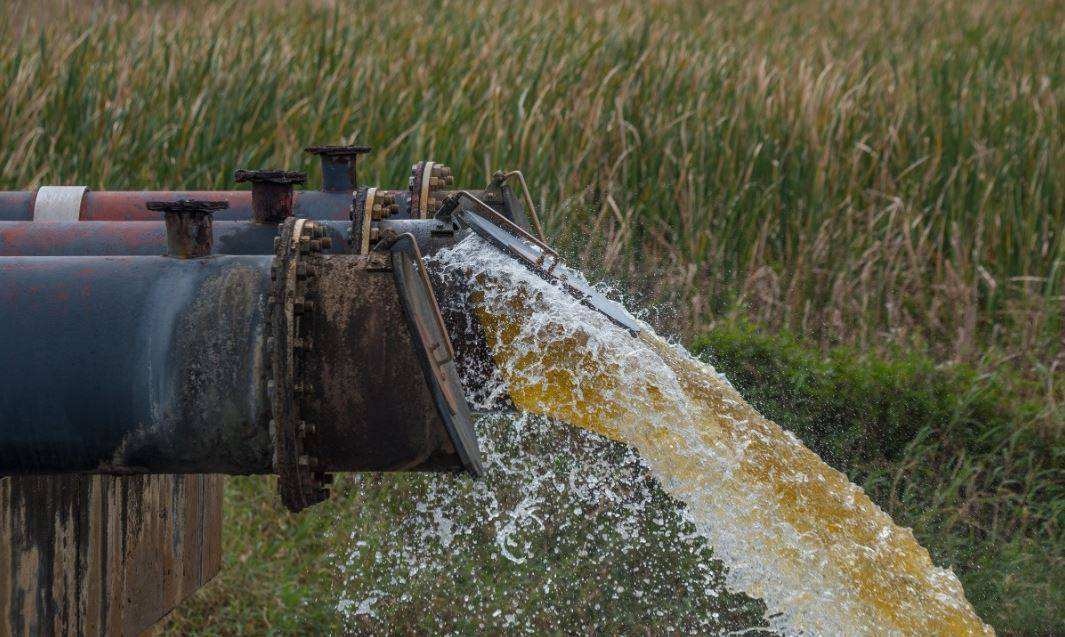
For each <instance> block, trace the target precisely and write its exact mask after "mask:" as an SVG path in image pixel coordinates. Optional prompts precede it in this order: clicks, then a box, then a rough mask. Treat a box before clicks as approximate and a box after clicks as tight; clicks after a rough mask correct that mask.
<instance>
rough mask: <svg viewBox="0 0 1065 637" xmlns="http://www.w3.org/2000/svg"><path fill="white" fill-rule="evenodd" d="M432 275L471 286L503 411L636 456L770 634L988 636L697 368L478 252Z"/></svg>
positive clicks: (886, 523) (466, 250)
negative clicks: (764, 618)
mask: <svg viewBox="0 0 1065 637" xmlns="http://www.w3.org/2000/svg"><path fill="white" fill-rule="evenodd" d="M438 265H441V266H442V267H443V268H445V269H448V268H451V269H455V270H461V271H462V272H463V274H464V276H466V277H469V280H474V281H475V282H476V283H475V285H474V291H473V293H472V294H471V295H470V299H469V301H470V302H472V305H473V307H474V308H475V310H476V312H477V314H478V317H479V319H480V322H481V324H482V327H483V328H484V331H485V334H486V336H487V338H488V341H489V346H490V348H491V349H492V355H493V358H494V360H495V364H496V369H497V370H498V371H497V374H498V377H497V378H498V380H499V381H500V382H501V383H502V385H503V386H505V388H506V391H507V393H508V394H509V396H510V398H511V399H512V400H513V402H514V404H515V405H516V406H518V407H519V408H521V409H524V410H527V411H530V412H535V413H540V414H544V415H548V416H551V417H554V418H558V419H560V420H563V421H565V422H568V423H570V424H572V425H575V426H578V427H583V428H585V429H589V430H592V431H595V432H598V433H600V434H602V435H605V436H608V437H610V438H613V439H615V440H619V441H622V442H624V443H626V444H629V445H631V446H633V447H635V448H636V449H637V450H638V451H639V452H640V454H641V455H642V456H643V458H644V460H645V461H646V463H647V464H648V466H649V467H650V468H651V470H652V471H653V472H654V473H655V475H656V477H657V478H658V480H659V481H660V482H661V484H662V486H663V488H664V489H665V490H666V491H667V492H668V493H670V494H671V495H673V496H674V497H676V498H677V499H679V500H681V501H683V502H684V503H686V504H687V505H688V507H689V511H690V513H691V516H692V518H693V519H694V521H695V522H696V524H697V526H698V528H699V530H700V532H701V533H703V534H704V535H705V536H706V537H707V538H708V539H709V540H710V542H711V544H712V545H713V546H714V550H715V554H716V555H717V556H718V557H719V558H721V559H722V560H723V562H724V563H725V564H726V565H727V566H728V568H729V580H728V581H729V584H730V586H733V587H734V588H737V589H740V590H743V591H745V592H747V593H748V594H750V595H753V596H756V597H760V598H762V599H763V600H765V602H766V605H767V607H768V608H769V611H770V615H769V616H770V620H771V623H772V624H773V626H774V627H776V628H778V629H780V630H782V631H784V632H787V633H792V634H795V633H804V634H913V635H935V634H939V635H965V634H990V633H991V632H992V631H991V629H990V628H989V627H988V626H986V625H985V624H983V622H981V620H980V619H979V617H977V615H976V614H975V612H974V611H973V609H972V606H971V605H970V604H969V603H968V601H967V600H966V599H965V594H964V591H963V590H962V587H961V585H960V583H959V582H958V580H957V578H956V577H955V576H954V574H953V573H951V572H950V571H947V570H944V569H940V568H937V567H936V566H935V565H934V564H933V563H932V561H931V559H930V557H929V555H928V552H927V551H926V550H925V549H924V548H923V547H921V546H920V545H919V544H918V543H917V541H916V540H915V539H914V537H913V535H912V533H911V532H910V531H909V529H905V528H901V527H899V526H897V525H895V524H894V523H893V522H892V520H891V519H890V517H889V516H888V515H887V514H886V513H884V512H883V511H882V510H880V508H879V507H877V506H876V505H875V504H874V503H873V502H872V501H870V500H869V498H868V497H867V496H866V495H865V493H864V492H863V491H862V490H861V489H860V488H858V487H857V486H855V485H854V484H852V483H850V481H849V480H848V479H847V478H846V476H844V475H843V474H841V473H840V472H838V471H836V470H834V469H832V468H831V467H829V466H828V465H826V464H825V463H824V462H822V461H821V459H820V458H819V457H818V456H817V455H816V454H814V453H813V452H811V451H810V450H808V449H807V448H806V447H804V446H803V445H802V444H801V443H800V442H799V441H798V440H797V439H796V438H795V437H794V436H793V435H791V434H790V433H788V432H787V431H785V430H783V429H782V428H780V427H779V426H778V425H776V424H775V423H773V422H771V421H769V420H767V419H765V418H764V417H762V416H761V415H760V414H758V412H757V411H755V410H754V409H753V408H752V407H751V406H750V405H748V404H747V402H746V401H744V399H743V398H742V396H740V394H739V393H738V392H737V391H736V390H735V389H734V388H733V387H732V385H731V384H729V383H728V381H727V380H726V379H725V378H724V377H722V376H721V375H719V374H717V373H716V372H715V371H714V369H713V368H712V367H710V366H709V365H706V364H704V363H702V362H700V361H698V360H697V359H695V358H693V357H692V356H690V355H689V354H688V353H687V352H686V351H684V350H683V349H680V348H678V347H675V346H673V345H671V344H669V343H667V342H666V341H664V340H663V339H661V338H660V337H658V336H656V335H654V334H653V333H652V332H651V331H650V330H645V331H644V332H643V333H641V334H640V336H639V337H637V338H634V337H632V336H630V335H629V334H628V333H627V332H625V331H624V330H621V329H620V328H617V327H615V326H614V325H613V324H611V323H610V322H609V321H607V320H606V319H605V318H604V317H602V316H601V315H599V314H598V313H596V312H594V311H593V310H590V309H588V308H586V307H584V306H582V305H580V304H579V303H578V302H576V301H575V300H574V299H572V298H571V297H569V296H568V295H566V294H565V293H563V292H562V291H560V290H558V289H557V288H555V287H554V286H552V285H550V284H548V283H546V282H544V281H542V280H541V279H539V278H537V277H536V276H535V275H533V274H532V273H530V272H527V271H525V270H524V269H522V268H521V266H519V265H517V264H515V263H514V262H512V261H511V260H509V259H507V258H506V257H504V256H502V255H501V254H499V253H497V252H496V251H494V250H493V249H492V248H490V247H488V246H486V245H484V244H483V243H481V242H480V241H477V240H472V239H470V240H467V241H465V242H463V243H462V244H460V245H459V246H457V247H456V248H455V249H453V250H452V251H451V252H449V253H445V254H443V255H441V256H440V257H438Z"/></svg>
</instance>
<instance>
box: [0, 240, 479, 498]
mask: <svg viewBox="0 0 1065 637" xmlns="http://www.w3.org/2000/svg"><path fill="white" fill-rule="evenodd" d="M286 233H287V234H286ZM301 233H302V234H301ZM322 237H323V231H322V230H321V229H319V228H318V227H317V224H311V223H307V224H304V223H303V222H302V221H299V222H297V221H296V220H290V221H289V222H288V223H286V224H285V230H284V232H282V237H281V239H282V241H281V244H280V247H279V252H278V253H277V254H275V255H272V256H213V257H205V258H199V259H173V258H168V257H99V256H97V257H4V258H0V272H3V276H2V277H0V360H3V361H4V365H3V366H2V367H0V474H10V473H42V472H104V473H108V472H111V473H142V472H146V473H158V472H172V473H231V474H242V473H268V472H278V473H280V474H281V475H282V478H284V477H285V471H286V470H289V472H290V473H291V472H292V471H295V472H296V473H297V474H299V473H300V471H302V472H303V474H302V475H304V476H305V477H306V476H310V477H311V479H312V481H313V480H317V481H321V480H322V479H323V478H324V474H325V473H326V472H330V471H355V470H420V469H425V470H457V469H461V468H464V467H465V468H466V469H469V470H474V471H476V470H478V468H479V464H478V463H479V460H478V459H477V451H476V441H475V439H473V438H472V430H471V429H470V427H471V425H470V422H469V414H468V410H467V409H466V407H465V401H464V399H462V395H461V388H460V387H458V382H457V377H456V376H455V372H454V362H453V360H438V359H434V358H433V357H434V356H436V354H435V353H437V352H440V351H447V350H450V344H449V343H446V342H443V341H446V335H444V333H443V331H442V326H441V325H438V324H437V325H434V324H433V318H434V317H432V316H431V313H430V312H427V311H425V309H424V307H423V308H422V309H418V303H419V302H420V301H419V299H424V298H430V297H431V294H432V293H431V290H429V291H426V290H425V287H424V286H423V287H422V288H419V287H418V286H419V285H421V283H420V282H419V280H418V279H417V278H416V277H413V276H412V275H411V274H410V272H403V271H402V270H403V268H397V264H407V265H404V268H406V269H408V270H409V268H410V267H411V266H410V265H409V264H410V263H416V260H413V259H407V260H402V259H406V257H404V256H403V255H401V254H399V253H390V252H376V253H374V254H371V255H367V256H348V255H327V254H324V253H322V251H321V250H320V247H321V239H322ZM401 257H402V259H401ZM397 259H400V260H398V261H397ZM417 262H420V261H417ZM412 291H413V292H412ZM419 295H421V296H419ZM427 295H428V296H427ZM412 299H413V300H412ZM423 305H424V304H423ZM427 326H428V328H427ZM433 330H436V332H435V336H434V333H433ZM433 338H436V339H443V340H442V341H441V342H435V343H434V342H432V339H433ZM441 344H443V345H444V347H441ZM456 392H457V398H458V399H459V402H460V403H461V404H447V403H446V401H444V402H442V400H443V399H442V396H443V397H444V398H447V399H448V400H452V401H454V399H455V398H456ZM286 436H287V437H288V438H290V439H289V440H288V442H286ZM293 441H295V443H293ZM471 441H472V442H471ZM293 444H294V445H295V446H293ZM286 445H287V446H286ZM286 454H288V455H287V456H286ZM285 457H288V459H289V460H290V461H291V464H292V466H290V467H287V469H286V467H285V466H283V465H284V459H285ZM279 458H280V459H279ZM297 465H298V466H297ZM293 467H295V468H293ZM314 495H315V491H314V490H313V489H312V490H311V495H310V496H308V498H307V499H308V501H307V502H306V503H305V504H304V505H303V506H306V505H307V504H310V503H313V501H316V500H314ZM319 499H320V498H319ZM290 506H292V505H291V504H290ZM293 508H301V507H299V506H296V507H293Z"/></svg>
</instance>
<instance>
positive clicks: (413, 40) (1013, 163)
mask: <svg viewBox="0 0 1065 637" xmlns="http://www.w3.org/2000/svg"><path fill="white" fill-rule="evenodd" d="M0 83H2V85H3V89H4V90H3V93H2V94H0V150H2V152H0V189H7V190H22V189H29V188H33V187H36V186H39V185H48V184H55V185H62V184H84V185H87V186H89V187H91V188H105V187H106V188H110V189H144V188H151V189H164V188H193V187H195V188H233V187H234V184H233V182H232V171H233V169H235V168H282V169H291V170H307V171H309V172H311V173H312V175H314V174H315V173H316V170H317V169H316V167H315V161H314V158H312V157H309V156H305V155H304V154H303V153H302V152H301V151H302V148H303V147H304V146H309V145H313V144H333V143H341V142H356V143H364V144H369V145H371V146H373V147H374V152H373V154H371V155H369V156H368V158H366V159H365V160H363V162H362V164H361V165H360V169H359V174H360V181H362V182H363V183H368V184H376V185H381V186H385V187H403V186H404V185H405V184H406V177H407V174H408V172H409V169H410V165H411V164H413V163H414V162H416V161H418V160H420V159H432V160H435V161H440V162H444V163H446V164H448V165H450V166H451V167H452V168H453V169H454V172H455V174H456V176H457V181H458V182H459V183H461V184H464V185H469V186H473V187H477V186H480V185H481V184H483V183H484V182H485V181H486V180H487V179H488V177H489V176H490V175H491V174H492V172H494V171H495V170H497V169H501V168H506V169H520V170H522V171H523V172H524V173H525V175H526V176H527V177H528V179H529V182H530V186H531V188H532V191H533V197H534V199H535V201H536V203H537V207H538V209H539V210H540V212H541V217H542V218H543V219H544V221H545V225H546V230H547V234H548V235H549V236H550V237H551V239H552V241H553V242H554V243H555V244H556V245H557V246H558V247H559V248H560V249H561V250H562V251H563V252H564V253H565V254H566V255H567V256H568V257H569V261H570V262H571V263H573V264H575V265H578V266H580V267H582V268H584V269H585V270H586V271H587V272H589V274H590V275H591V276H593V277H595V278H600V279H607V280H611V281H614V282H616V284H617V285H618V286H620V287H621V288H622V289H623V290H624V291H625V292H626V293H628V294H629V295H630V297H631V298H633V299H637V300H638V301H639V303H641V304H642V305H644V306H646V307H651V308H653V311H652V312H651V313H650V315H649V316H650V317H651V320H652V321H653V322H655V323H656V324H657V326H658V327H659V328H661V329H662V330H665V331H667V332H669V333H671V334H674V335H676V336H677V337H679V338H681V339H683V340H684V341H685V342H686V343H687V344H689V345H690V346H691V347H692V348H694V349H695V350H697V351H699V352H701V353H703V354H704V355H705V356H706V357H707V358H708V359H709V360H712V361H713V362H714V363H715V365H717V366H718V367H719V369H721V370H723V371H725V372H726V373H728V374H729V375H730V378H732V379H733V381H734V382H735V383H736V385H737V386H738V387H739V388H740V389H741V391H743V392H744V393H745V394H746V395H748V396H749V397H750V398H751V399H752V401H753V402H754V404H755V405H756V406H758V407H759V408H760V409H763V410H764V411H766V413H767V414H768V415H770V416H771V417H773V418H774V419H776V420H778V421H779V422H780V423H781V424H782V425H784V426H786V427H788V428H790V429H791V430H792V431H794V432H795V433H796V434H797V435H800V436H801V437H802V438H803V439H804V441H805V442H807V444H809V445H811V446H812V447H813V448H814V449H815V450H817V451H818V452H819V453H821V454H822V455H823V457H825V459H826V460H827V461H829V462H830V463H831V464H833V465H834V466H837V467H838V468H841V469H843V470H845V471H847V472H848V474H849V475H850V476H851V477H852V479H854V480H855V481H857V482H858V483H859V484H861V485H863V486H864V487H865V488H866V489H867V490H868V491H869V493H870V494H871V495H872V496H873V497H874V499H875V500H876V501H877V502H878V503H879V504H880V505H881V506H883V507H884V508H885V509H886V510H888V511H889V512H890V513H891V514H892V515H893V516H894V517H895V518H896V520H897V521H899V522H900V523H901V524H905V525H907V526H912V527H913V528H914V531H915V533H916V534H917V536H918V538H919V539H920V540H921V541H922V543H924V544H925V545H926V546H928V547H929V549H930V550H931V551H932V553H933V556H934V558H935V559H936V560H937V563H940V564H944V565H946V566H951V567H953V568H954V569H955V571H956V572H958V574H959V576H960V577H961V579H962V581H963V583H964V584H965V586H966V590H967V593H968V595H969V598H970V600H971V601H972V602H973V603H974V605H975V606H976V607H977V609H978V611H979V612H980V613H981V616H982V617H984V619H985V620H986V621H988V622H989V623H991V624H992V625H993V626H995V628H996V629H997V630H998V631H999V632H1001V633H1006V634H1062V633H1065V610H1063V607H1065V604H1063V603H1062V600H1063V599H1065V575H1063V573H1065V538H1063V536H1062V521H1063V519H1062V518H1063V516H1065V493H1063V485H1065V470H1063V468H1062V467H1063V466H1065V445H1063V431H1065V372H1063V370H1065V109H1063V103H1065V4H1063V3H1062V2H1060V1H1058V0H1032V1H1029V2H1000V1H998V0H969V1H949V0H915V1H913V2H905V3H896V2H883V1H874V0H851V1H844V0H838V1H834V0H792V1H787V2H769V1H767V0H752V1H747V2H744V1H734V0H724V1H721V2H680V1H666V0H652V1H646V0H645V1H623V2H563V1H561V0H530V1H528V2H491V3H474V2H451V1H445V2H440V3H433V4H429V3H419V2H411V1H408V0H398V1H396V2H379V3H370V2H351V3H347V2H329V1H325V0H322V1H310V0H307V1H302V2H282V1H281V0H251V1H246V2H219V3H207V2H201V1H199V0H194V1H192V2H161V1H160V2H133V1H130V2H84V1H83V2H74V1H64V0H32V1H30V0H15V1H14V2H9V3H7V4H6V5H5V6H4V7H3V8H2V9H0ZM313 180H314V178H313V177H312V181H313ZM423 480H424V478H410V477H385V476H379V477H375V478H374V479H368V480H359V481H357V482H355V483H352V484H354V485H356V486H352V487H351V488H347V489H346V488H345V487H343V484H344V483H342V485H341V488H339V489H338V490H339V491H340V492H341V496H340V498H339V499H338V500H334V501H333V502H331V503H330V504H328V505H325V506H324V507H323V508H322V510H323V511H326V512H324V513H314V512H312V513H309V514H305V515H304V516H300V517H294V516H289V515H288V514H284V513H281V512H280V511H279V505H278V504H277V503H276V502H275V501H274V496H273V495H272V492H271V486H270V483H269V481H268V480H265V479H241V480H232V481H231V482H230V487H229V491H228V493H227V506H228V508H227V511H226V514H227V516H228V517H227V519H228V522H227V527H226V534H227V535H226V547H227V551H228V553H227V568H226V571H225V572H224V573H223V575H221V576H220V577H219V578H218V580H217V581H216V582H215V583H214V584H212V585H211V586H209V587H207V588H206V589H205V590H204V591H202V592H201V593H200V594H198V595H197V597H196V598H194V599H193V600H192V601H191V602H190V603H189V604H187V605H186V606H185V607H184V608H182V609H181V610H179V611H178V612H176V613H175V615H174V617H173V618H172V619H171V623H170V624H169V625H168V626H169V627H168V630H173V631H175V632H187V631H192V630H193V629H197V630H203V631H206V632H210V633H220V634H242V633H261V632H269V631H274V632H307V631H321V630H354V629H357V628H358V627H357V626H356V627H355V628H354V629H353V628H352V627H351V626H347V627H345V626H341V625H339V624H336V623H335V622H336V621H337V620H336V618H335V616H334V613H333V609H332V606H330V605H329V604H327V603H325V602H324V601H322V600H324V599H326V598H327V597H328V591H330V590H332V587H335V586H336V585H337V584H336V581H335V577H334V575H335V574H331V573H329V572H327V571H328V570H329V569H327V568H325V567H323V566H322V565H321V562H320V561H319V562H317V564H318V566H315V567H308V566H307V563H308V560H310V561H313V559H312V558H314V556H321V555H324V554H325V553H328V552H329V551H330V550H332V549H330V546H329V542H330V541H331V540H329V539H328V537H333V536H332V535H329V536H324V535H323V534H322V531H323V529H324V528H326V527H329V528H331V529H333V531H335V532H336V534H337V535H336V537H341V536H344V535H345V534H346V533H350V532H354V529H356V528H357V529H359V532H360V533H365V534H371V535H372V534H373V533H380V532H382V531H381V529H382V528H384V526H386V525H385V524H384V522H381V520H382V519H386V517H382V516H384V515H385V514H384V511H385V510H386V508H387V507H385V508H380V507H379V508H378V509H376V510H370V509H372V507H373V506H374V504H373V503H374V502H392V501H393V498H394V496H395V495H396V494H403V493H416V492H417V491H418V489H423V488H425V486H424V482H421V481H423ZM345 494H346V495H345ZM386 494H391V495H390V496H389V497H388V498H386V497H385V495H386ZM345 498H347V499H345ZM345 506H351V507H356V506H357V507H359V510H360V511H362V512H363V515H364V517H363V518H360V519H358V520H356V519H353V518H349V517H348V516H345V515H343V511H344V510H345V509H344V508H343V507H345ZM384 506H385V505H381V507H384ZM545 515H547V514H545ZM553 515H557V516H562V515H563V512H561V511H559V512H555V513H554V514H553ZM338 525H339V526H338ZM344 525H348V526H344ZM337 541H339V540H337ZM656 559H661V558H656ZM574 568H577V567H574ZM595 576H596V575H595V573H593V572H591V571H589V572H583V571H580V569H577V570H575V571H574V573H573V577H588V578H594V577H595ZM455 586H457V587H459V588H458V590H462V589H461V587H462V586H467V587H469V588H471V589H472V588H474V587H476V586H478V584H477V582H475V581H473V582H465V583H462V582H460V583H457V584H455ZM589 594H591V593H589ZM316 600H317V601H316ZM436 603H438V604H439V607H437V606H432V605H430V606H429V607H427V608H426V610H425V612H426V613H429V614H431V613H433V612H436V611H439V612H445V610H446V609H448V608H449V607H450V606H453V605H454V604H456V602H455V601H454V600H445V599H440V600H437V602H436ZM577 607H579V608H584V607H583V606H580V605H579V604H577V605H576V606H574V608H577ZM434 609H436V610H434ZM575 612H576V611H575ZM582 612H584V611H582ZM595 617H596V614H595V613H594V612H591V611H589V614H588V615H587V617H585V618H586V619H588V620H589V621H591V620H593V619H595ZM400 619H402V618H400ZM407 619H411V618H407ZM579 619H580V618H579V617H576V616H574V617H570V618H569V619H567V620H566V621H573V622H574V623H573V626H579V625H581V624H580V621H579ZM560 621H561V620H560ZM619 621H621V620H619ZM648 621H649V620H648ZM648 621H645V619H641V618H640V617H637V616H636V615H633V619H632V620H631V621H628V620H625V621H622V623H615V624H608V625H604V628H603V630H604V632H625V631H641V632H642V631H644V630H646V631H650V632H654V630H653V627H654V624H653V622H651V623H648ZM626 622H628V623H626ZM448 625H449V626H453V627H456V626H457V627H458V628H456V630H460V629H461V628H462V627H463V626H465V625H464V624H460V623H453V624H448ZM557 625H559V626H566V625H568V624H566V622H565V621H561V623H559V624H557ZM434 626H436V627H437V628H438V627H439V626H438V625H434ZM544 626H545V627H548V626H549V624H544ZM424 628H426V629H428V628H430V626H428V625H426V626H424Z"/></svg>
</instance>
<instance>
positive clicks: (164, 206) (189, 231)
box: [145, 199, 229, 259]
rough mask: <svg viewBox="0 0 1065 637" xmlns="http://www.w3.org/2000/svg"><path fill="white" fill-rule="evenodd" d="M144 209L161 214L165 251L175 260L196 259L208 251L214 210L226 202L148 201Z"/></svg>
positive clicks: (221, 207)
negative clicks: (164, 224) (164, 231)
mask: <svg viewBox="0 0 1065 637" xmlns="http://www.w3.org/2000/svg"><path fill="white" fill-rule="evenodd" d="M145 207H146V208H147V209H148V210H154V211H157V212H162V213H163V218H164V220H165V221H166V254H167V256H169V257H174V258H176V259H198V258H200V257H205V256H207V255H209V254H211V250H212V239H213V236H214V228H213V225H214V213H215V212H216V211H218V210H225V209H226V208H228V207H229V202H226V201H197V200H193V199H178V200H177V201H149V202H147V203H146V204H145Z"/></svg>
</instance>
